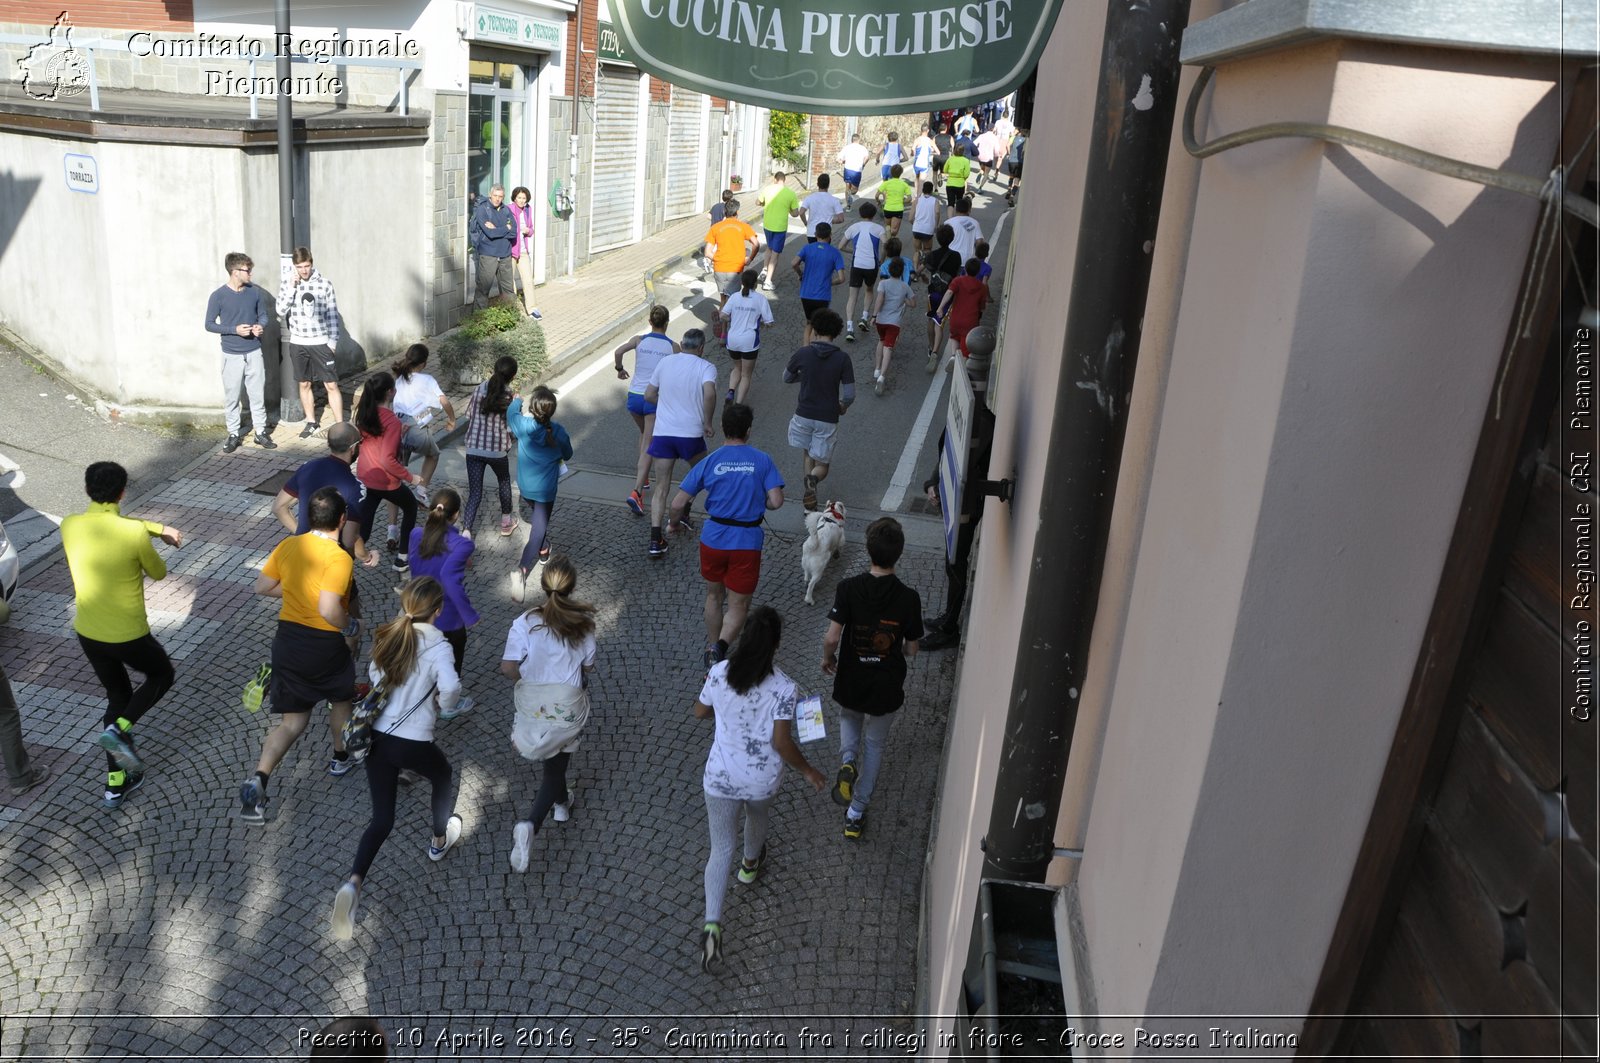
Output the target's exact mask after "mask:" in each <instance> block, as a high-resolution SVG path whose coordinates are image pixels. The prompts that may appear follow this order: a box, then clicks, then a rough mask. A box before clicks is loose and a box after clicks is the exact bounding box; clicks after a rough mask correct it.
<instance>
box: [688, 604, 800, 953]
mask: <svg viewBox="0 0 1600 1063" xmlns="http://www.w3.org/2000/svg"><path fill="white" fill-rule="evenodd" d="M782 634H783V621H782V619H780V618H779V616H778V612H777V610H776V609H773V608H772V607H771V606H770V605H762V606H757V607H756V608H755V609H752V610H751V611H750V617H749V619H747V620H746V621H745V623H744V630H743V632H742V633H741V634H740V635H739V641H738V642H736V643H734V646H733V651H732V653H730V654H729V656H728V659H727V660H725V661H718V662H717V663H716V664H714V665H712V666H711V671H709V672H707V673H706V681H705V685H704V686H702V687H701V688H700V697H699V698H698V699H697V700H696V701H695V704H694V715H695V719H697V720H704V719H707V718H708V717H709V718H712V719H714V720H715V722H716V736H715V738H713V739H712V742H711V754H710V756H708V757H707V758H706V770H705V775H704V777H703V779H702V783H701V785H702V786H703V787H704V789H705V798H706V820H707V823H708V825H709V826H710V829H711V858H710V859H709V860H707V861H706V880H705V887H706V918H705V923H704V925H703V927H702V929H701V932H700V946H701V949H700V966H701V967H702V968H704V969H705V970H706V971H711V970H713V969H714V968H716V966H717V965H719V964H720V963H721V962H722V902H723V899H724V898H725V897H726V896H727V894H728V865H729V864H730V863H732V861H733V849H734V842H735V840H736V839H737V837H738V833H739V814H740V813H741V812H743V813H744V862H743V863H741V864H740V865H739V872H738V873H739V881H740V882H742V883H745V884H746V885H748V884H750V883H752V882H754V881H755V880H756V879H757V877H759V876H760V874H761V865H762V863H763V861H764V860H765V859H766V855H767V814H768V813H769V812H770V811H771V810H772V801H773V798H775V797H776V796H777V794H778V786H779V784H780V783H781V782H782V780H783V766H784V765H785V764H788V765H789V766H790V767H792V768H794V769H796V770H798V771H799V772H801V773H802V774H803V775H804V776H805V777H806V781H807V782H809V783H810V784H811V787H812V789H814V790H816V791H817V792H819V793H820V792H821V790H822V787H823V785H824V784H825V782H826V780H825V779H824V778H823V775H822V773H821V772H820V771H818V770H817V769H816V768H813V767H812V766H811V764H810V763H809V762H808V761H807V760H806V758H805V755H804V754H803V753H801V752H800V747H799V746H798V745H796V744H795V740H794V735H793V733H792V728H793V726H794V715H795V705H796V698H797V694H796V691H795V685H794V680H792V679H790V678H789V677H788V676H786V675H784V674H783V671H782V669H780V668H778V667H777V666H776V665H775V664H773V658H774V657H775V656H776V655H777V652H778V640H779V638H780V637H781V636H782Z"/></svg>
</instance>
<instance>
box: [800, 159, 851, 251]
mask: <svg viewBox="0 0 1600 1063" xmlns="http://www.w3.org/2000/svg"><path fill="white" fill-rule="evenodd" d="M830 182H831V179H830V178H829V177H828V175H827V174H825V173H819V174H817V190H816V191H815V192H813V193H811V194H810V195H809V196H807V197H806V198H804V199H802V200H801V201H800V220H801V222H803V223H804V224H805V227H806V243H808V244H809V243H814V242H815V241H816V239H817V226H818V225H827V226H828V228H829V230H830V231H831V230H832V229H833V226H834V224H835V223H836V222H837V221H838V220H839V219H840V218H842V217H844V208H843V207H842V206H840V205H839V197H838V196H836V195H834V194H833V193H832V192H829V191H828V185H829V184H830Z"/></svg>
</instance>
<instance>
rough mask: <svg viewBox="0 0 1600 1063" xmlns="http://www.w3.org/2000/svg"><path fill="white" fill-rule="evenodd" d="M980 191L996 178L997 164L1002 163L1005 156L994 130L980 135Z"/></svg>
mask: <svg viewBox="0 0 1600 1063" xmlns="http://www.w3.org/2000/svg"><path fill="white" fill-rule="evenodd" d="M976 143H977V146H978V191H980V192H981V191H983V186H984V185H985V184H987V183H988V182H989V181H990V180H991V179H992V178H993V177H994V176H995V169H994V168H995V163H997V162H999V161H1000V157H1001V155H1002V154H1003V151H1002V144H1001V142H1000V138H999V137H998V136H997V135H995V131H994V130H993V129H985V130H984V131H983V132H982V133H979V134H978V138H977V141H976Z"/></svg>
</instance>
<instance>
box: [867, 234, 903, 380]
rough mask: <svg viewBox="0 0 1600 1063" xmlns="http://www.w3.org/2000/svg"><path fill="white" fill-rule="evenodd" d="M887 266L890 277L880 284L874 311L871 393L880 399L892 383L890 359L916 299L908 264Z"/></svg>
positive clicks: (898, 260) (899, 261)
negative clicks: (875, 339) (875, 335)
mask: <svg viewBox="0 0 1600 1063" xmlns="http://www.w3.org/2000/svg"><path fill="white" fill-rule="evenodd" d="M885 265H886V266H887V267H888V269H889V276H888V277H886V278H885V279H883V280H881V281H879V282H878V299H877V302H876V303H875V304H874V305H873V309H872V317H873V320H874V322H875V323H876V325H877V329H878V352H877V355H878V356H877V359H876V361H875V363H874V368H873V370H872V390H873V392H874V393H875V394H878V395H882V394H883V389H884V387H885V386H887V384H888V382H889V359H890V358H892V357H893V356H894V346H895V344H896V343H897V342H899V340H900V322H901V319H902V317H903V315H904V313H905V309H906V307H907V306H908V305H910V303H911V300H912V298H913V293H912V291H911V285H909V284H907V283H906V282H905V279H904V278H905V273H906V260H905V259H903V258H892V259H890V260H889V261H888V262H887V263H885Z"/></svg>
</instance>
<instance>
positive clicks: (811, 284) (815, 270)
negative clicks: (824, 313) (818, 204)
mask: <svg viewBox="0 0 1600 1063" xmlns="http://www.w3.org/2000/svg"><path fill="white" fill-rule="evenodd" d="M794 271H795V272H796V273H798V274H800V307H801V309H802V310H804V311H805V315H806V320H807V321H810V320H811V315H812V314H814V313H816V312H817V311H818V310H820V309H822V308H823V307H825V306H827V305H828V304H829V303H830V302H832V300H833V290H834V289H835V288H837V287H838V286H839V285H841V284H843V283H844V279H845V278H844V255H842V254H840V253H839V249H838V248H837V247H834V246H833V226H831V225H829V224H828V223H827V222H819V223H818V224H817V238H816V242H814V243H809V244H807V245H806V246H804V247H802V248H801V249H800V250H799V251H797V252H795V256H794Z"/></svg>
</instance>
